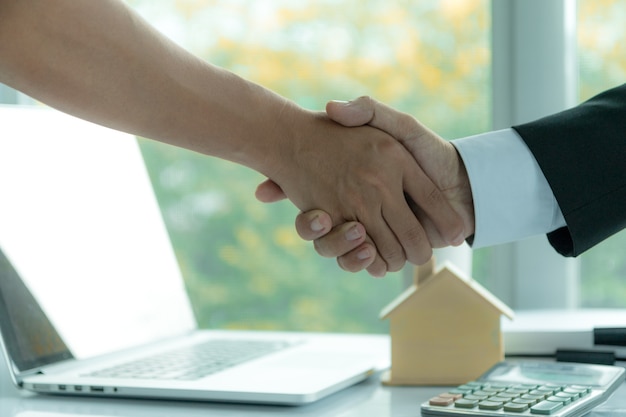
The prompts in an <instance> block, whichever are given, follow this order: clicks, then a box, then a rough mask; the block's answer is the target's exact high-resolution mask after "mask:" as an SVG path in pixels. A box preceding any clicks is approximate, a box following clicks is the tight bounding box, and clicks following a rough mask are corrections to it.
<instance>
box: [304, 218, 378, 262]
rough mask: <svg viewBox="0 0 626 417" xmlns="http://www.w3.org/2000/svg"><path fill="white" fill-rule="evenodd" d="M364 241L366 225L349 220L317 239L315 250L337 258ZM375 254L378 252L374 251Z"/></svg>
mask: <svg viewBox="0 0 626 417" xmlns="http://www.w3.org/2000/svg"><path fill="white" fill-rule="evenodd" d="M363 242H365V227H363V225H362V224H360V223H357V222H347V223H344V224H341V225H339V226H336V227H335V228H333V230H331V231H330V232H329V233H327V234H326V235H324V236H322V237H320V238H319V239H316V240H315V241H314V244H315V250H316V251H317V253H318V254H320V255H321V256H324V257H327V258H336V257H338V256H342V255H344V254H346V253H348V252H350V251H352V250H353V249H355V248H357V247H358V246H359V245H361V244H362V243H363ZM373 254H376V252H375V251H374V252H373ZM362 255H364V254H362ZM372 260H373V256H372Z"/></svg>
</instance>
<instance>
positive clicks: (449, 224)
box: [327, 97, 466, 246]
mask: <svg viewBox="0 0 626 417" xmlns="http://www.w3.org/2000/svg"><path fill="white" fill-rule="evenodd" d="M327 112H329V113H328V114H329V116H330V117H331V118H333V119H336V121H338V122H339V123H342V124H343V123H352V122H357V121H358V122H361V121H365V120H367V122H366V123H368V124H369V125H370V126H372V127H375V128H377V129H380V130H382V131H384V132H386V133H388V134H389V135H391V136H393V137H394V138H395V139H396V140H398V141H399V142H401V143H402V144H403V145H404V147H405V148H406V149H407V150H409V152H410V153H411V154H412V156H413V158H414V159H415V160H416V161H417V163H418V164H419V166H420V170H421V172H422V173H429V174H430V175H433V173H435V175H438V174H437V173H440V172H442V173H444V174H445V172H446V170H447V169H450V170H452V169H453V167H452V166H449V161H451V160H452V161H454V159H453V158H452V159H448V157H449V153H448V152H449V150H448V149H447V147H448V145H449V144H448V143H446V142H445V141H444V140H443V139H441V138H440V137H439V136H437V135H436V134H435V133H433V132H432V131H431V130H430V129H428V128H426V127H425V126H423V125H422V124H421V123H419V122H418V121H417V120H416V119H415V118H414V117H412V116H411V115H408V114H406V113H402V112H399V111H397V110H395V109H393V108H391V107H389V106H387V105H385V104H383V103H381V102H379V101H377V100H375V99H372V98H370V97H359V98H358V99H356V100H353V101H351V102H347V103H343V104H342V103H340V102H331V103H328V105H327ZM350 126H353V125H350ZM438 176H441V175H438ZM420 178H425V177H424V175H420ZM429 178H430V177H429ZM426 184H428V185H427V186H426ZM431 184H432V185H431ZM423 186H426V188H425V189H423V190H421V191H420V190H419V189H418V188H417V187H423ZM405 187H407V188H409V189H410V190H411V191H410V192H409V195H410V196H411V197H412V198H413V199H414V201H415V203H416V204H417V205H418V206H419V207H420V208H421V209H422V210H423V212H424V213H426V215H427V218H428V219H430V221H431V222H432V224H434V226H435V229H436V230H437V232H438V233H437V236H436V237H438V238H441V239H442V240H443V241H444V242H445V245H438V246H447V245H450V244H452V245H455V246H457V245H459V244H461V243H462V242H463V241H464V239H465V235H466V233H465V231H464V225H463V219H462V218H461V216H460V215H459V214H458V213H457V212H456V211H455V210H454V209H453V208H452V206H451V205H450V203H449V202H448V201H447V199H445V197H444V195H443V193H442V192H441V190H442V187H445V184H435V183H434V181H432V180H429V181H428V183H426V182H423V181H421V180H418V179H417V178H413V177H409V178H408V180H407V182H406V184H405ZM433 187H434V188H437V190H435V189H434V188H433ZM416 195H419V197H417V198H415V196H416ZM408 232H412V231H408ZM428 236H429V237H431V239H432V240H434V238H435V237H433V236H432V235H431V234H430V233H429V234H428ZM431 243H435V242H431Z"/></svg>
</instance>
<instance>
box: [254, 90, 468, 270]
mask: <svg viewBox="0 0 626 417" xmlns="http://www.w3.org/2000/svg"><path fill="white" fill-rule="evenodd" d="M314 118H315V119H317V122H316V123H318V124H319V123H321V124H322V125H323V124H324V123H326V125H327V126H328V125H329V124H330V125H336V126H337V127H339V125H341V126H343V127H345V128H350V129H351V130H354V129H357V128H358V129H364V128H363V127H368V128H369V129H368V130H360V131H358V136H359V137H358V138H355V139H353V142H352V143H350V144H349V145H350V147H349V148H347V147H346V146H344V147H343V148H341V147H339V148H336V147H337V146H340V145H341V144H343V143H344V142H345V141H343V142H342V141H339V140H337V141H333V139H332V138H333V137H334V135H335V133H334V132H328V131H327V130H328V129H326V128H323V129H319V128H318V129H317V132H315V135H316V136H318V137H319V135H320V134H321V135H324V139H325V140H326V141H325V142H324V145H326V146H327V148H326V149H314V144H311V143H305V144H303V145H298V146H295V148H296V149H297V150H298V151H297V155H294V159H295V160H298V161H301V162H302V163H295V164H293V168H292V171H290V170H289V167H291V166H292V164H287V165H288V166H289V167H288V168H286V169H283V170H282V171H283V172H281V175H277V176H276V177H274V176H272V175H270V179H268V180H267V181H265V182H263V183H261V184H260V185H259V187H258V188H257V192H256V197H257V199H258V200H260V201H262V202H266V203H270V202H275V201H279V200H282V199H284V198H290V199H291V200H292V201H293V202H294V203H295V204H296V205H297V206H298V207H299V208H300V209H301V210H302V212H301V213H300V214H299V215H298V217H297V218H296V229H297V232H298V234H299V235H300V237H302V238H303V239H305V240H313V241H314V244H315V249H316V251H317V252H318V253H319V254H320V255H322V256H325V257H337V262H338V264H339V266H340V267H341V268H342V269H344V270H347V271H351V272H357V271H360V270H363V269H366V270H367V271H368V272H369V273H370V274H371V275H372V276H375V277H382V276H384V275H385V273H386V272H387V271H397V270H399V269H400V268H402V266H403V265H404V264H405V262H406V261H409V262H411V263H413V264H417V265H421V264H423V263H425V262H426V261H428V260H429V259H430V257H431V256H432V249H433V248H438V247H445V246H449V245H453V246H458V245H461V244H462V243H463V242H464V241H465V239H466V238H467V237H469V236H471V235H473V234H474V206H473V199H472V191H471V188H470V183H469V178H468V174H467V172H466V170H465V166H464V164H463V161H462V159H461V157H460V156H459V154H458V153H457V151H456V149H455V148H454V146H453V145H452V144H451V143H449V142H447V141H445V140H443V139H442V138H441V137H439V136H438V135H436V134H435V133H434V132H432V131H431V130H429V129H427V128H426V127H425V126H423V125H421V124H420V123H419V122H418V121H417V120H416V119H415V118H413V117H412V116H410V115H408V114H404V113H401V112H398V111H396V110H394V109H392V108H390V107H388V106H386V105H384V104H382V103H380V102H377V101H375V100H373V99H371V98H369V97H361V98H358V99H356V100H354V101H351V102H337V101H333V102H329V103H328V104H327V106H326V115H323V114H315V115H314ZM320 119H322V120H320ZM328 119H330V120H328ZM345 128H342V129H344V130H345ZM320 130H321V131H320ZM372 137H375V139H372ZM300 139H301V137H297V138H296V139H295V140H296V141H297V140H300ZM306 140H310V141H314V140H316V138H308V139H306V138H304V139H303V142H304V141H306ZM335 148H336V149H335ZM320 154H322V155H323V156H322V157H320V156H319V155H320ZM346 161H348V162H346ZM309 170H310V174H307V175H304V177H305V178H307V180H306V182H305V183H301V184H300V187H301V188H300V189H299V190H297V191H299V192H300V193H298V192H296V191H293V192H292V190H293V189H294V187H293V185H292V183H293V181H284V182H281V181H280V180H279V179H278V178H280V177H281V176H282V177H287V176H289V175H291V174H293V176H292V177H291V178H293V177H302V176H303V175H302V174H303V171H309ZM284 171H287V173H286V172H284ZM293 171H298V172H293ZM291 178H290V179H291ZM320 183H321V184H323V186H322V187H321V189H322V190H323V192H321V193H320V192H317V193H316V191H315V190H319V189H320V185H319V184H320ZM324 186H325V188H324ZM290 187H291V189H290ZM302 189H304V190H305V191H306V190H311V194H315V195H312V197H314V198H317V200H311V201H309V200H307V199H302V198H301V197H300V195H301V192H302ZM318 196H320V197H318ZM333 198H334V199H335V201H332V199H333ZM327 201H332V202H331V203H326V202H327ZM318 202H319V203H318ZM316 204H318V205H316Z"/></svg>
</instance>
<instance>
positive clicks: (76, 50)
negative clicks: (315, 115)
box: [0, 0, 301, 175]
mask: <svg viewBox="0 0 626 417" xmlns="http://www.w3.org/2000/svg"><path fill="white" fill-rule="evenodd" d="M0 81H2V82H5V83H6V84H9V85H11V86H14V87H15V88H17V89H19V90H21V91H23V92H25V93H26V94H29V95H31V96H33V97H35V98H37V99H38V100H41V101H42V102H45V103H46V104H49V105H51V106H53V107H56V108H58V109H60V110H62V111H65V112H68V113H71V114H74V115H76V116H78V117H81V118H85V119H87V120H91V121H93V122H96V123H99V124H102V125H105V126H109V127H111V128H114V129H118V130H123V131H126V132H130V133H133V134H136V135H139V136H143V137H148V138H152V139H156V140H159V141H162V142H166V143H170V144H173V145H177V146H181V147H185V148H188V149H191V150H194V151H197V152H201V153H204V154H208V155H213V156H217V157H220V158H224V159H228V160H231V161H234V162H238V163H242V164H244V165H246V166H249V167H251V168H254V169H256V170H258V171H261V172H263V173H265V174H267V175H271V172H268V171H270V167H272V166H273V165H274V164H273V162H275V161H272V158H273V152H275V150H276V149H279V148H280V147H279V146H276V143H275V141H279V140H281V139H282V138H283V137H284V136H286V135H287V134H288V132H289V126H287V125H286V126H281V125H280V124H281V123H286V122H287V121H290V120H293V117H294V116H293V114H292V115H290V117H280V116H281V113H282V112H285V111H287V112H290V113H293V112H301V110H299V109H297V107H296V106H294V105H293V104H292V103H290V102H288V101H287V100H285V99H284V98H282V97H280V96H278V95H276V94H274V93H272V92H270V91H268V90H266V89H264V88H262V87H260V86H258V85H255V84H253V83H250V82H248V81H246V80H243V79H242V78H240V77H238V76H236V75H234V74H232V73H229V72H227V71H224V70H222V69H220V68H217V67H215V66H212V65H210V64H208V63H206V62H204V61H202V60H200V59H198V58H196V57H195V56H193V55H192V54H190V53H187V52H186V51H185V50H183V49H182V48H180V47H178V46H177V45H175V44H174V43H173V42H171V41H169V40H168V39H167V38H165V37H164V36H162V35H160V34H159V33H158V32H156V31H155V30H154V29H152V28H151V27H150V26H149V25H148V24H146V23H145V22H144V21H143V20H142V19H141V18H140V17H139V16H138V15H137V14H136V13H134V12H133V11H132V10H130V9H128V8H127V7H126V6H125V5H124V4H123V3H120V2H117V1H111V0H98V1H87V0H47V1H26V0H19V1H15V0H2V1H0ZM276 132H282V133H283V135H276Z"/></svg>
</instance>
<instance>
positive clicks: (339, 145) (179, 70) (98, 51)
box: [0, 0, 462, 270]
mask: <svg viewBox="0 0 626 417" xmlns="http://www.w3.org/2000/svg"><path fill="white" fill-rule="evenodd" d="M0 82H4V83H6V84H8V85H11V86H13V87H14V88H17V89H19V90H21V91H23V92H25V93H26V94H29V95H31V96H32V97H35V98H37V99H39V100H41V101H43V102H44V103H47V104H49V105H51V106H53V107H56V108H58V109H60V110H62V111H65V112H68V113H71V114H74V115H76V116H78V117H82V118H84V119H87V120H91V121H93V122H96V123H99V124H102V125H105V126H109V127H112V128H114V129H118V130H122V131H126V132H129V133H133V134H136V135H139V136H143V137H148V138H151V139H155V140H158V141H161V142H165V143H169V144H172V145H176V146H180V147H184V148H187V149H190V150H193V151H197V152H200V153H203V154H206V155H212V156H215V157H219V158H223V159H227V160H230V161H233V162H236V163H240V164H243V165H245V166H248V167H250V168H252V169H255V170H257V171H259V172H261V173H263V174H264V175H266V176H268V177H269V178H272V180H274V181H275V182H276V184H278V185H279V186H280V187H281V189H282V190H283V191H284V192H285V194H286V196H287V197H288V198H289V199H291V200H292V202H294V204H295V205H296V206H298V208H300V209H301V210H310V209H313V208H321V209H323V210H325V211H326V212H328V213H329V214H330V215H331V218H332V221H333V224H339V223H342V222H344V221H349V220H358V221H360V222H362V223H363V225H365V226H366V227H367V230H368V234H369V236H371V237H372V239H373V240H374V242H375V243H376V247H377V248H378V251H379V253H380V254H381V255H382V258H383V259H384V262H385V264H386V269H388V270H396V269H398V268H399V267H401V266H402V264H403V263H404V261H405V259H409V260H410V261H412V262H415V263H420V262H424V261H425V260H426V259H427V258H428V257H429V255H430V252H431V248H430V243H429V241H428V239H427V237H426V235H425V232H424V229H423V227H422V225H421V224H420V223H419V222H418V221H417V219H416V218H415V217H414V215H413V213H412V212H411V209H410V208H409V206H408V204H407V203H406V201H405V199H404V192H406V193H407V194H408V195H410V196H411V198H412V199H413V200H415V201H417V202H418V203H420V205H421V207H422V208H423V209H424V210H425V211H426V212H427V213H429V214H431V215H433V216H434V219H435V223H436V225H437V227H438V228H439V229H440V232H441V233H442V234H443V235H444V236H445V237H446V238H448V239H450V240H451V239H453V238H454V237H456V236H457V235H458V234H459V233H460V231H461V229H462V224H461V220H460V218H458V216H457V215H456V213H455V212H454V210H453V209H452V208H451V206H450V205H449V204H448V203H447V201H446V200H445V199H444V198H443V196H442V195H441V193H440V192H439V190H438V189H437V187H436V186H435V185H434V184H433V183H432V182H431V181H430V180H428V178H427V177H426V176H425V174H424V173H423V171H422V170H421V169H420V168H419V167H418V166H417V165H416V164H415V163H414V161H413V159H412V158H411V156H410V154H409V153H408V152H407V151H406V150H405V149H404V148H403V147H402V146H401V145H399V144H398V143H397V142H396V141H395V140H393V138H391V137H390V136H389V135H387V134H385V133H383V132H381V131H379V130H377V129H373V128H370V127H359V128H352V129H346V128H344V127H341V126H340V125H338V124H336V123H334V122H332V121H330V120H329V119H328V118H327V117H326V116H325V115H323V114H320V113H313V112H310V111H307V110H304V109H302V108H300V107H298V106H297V105H295V104H294V103H293V102H291V101H289V100H286V99H285V98H283V97H280V96H278V95H277V94H274V93H272V92H271V91H269V90H267V89H265V88H263V87H261V86H259V85H256V84H254V83H251V82H248V81H246V80H244V79H242V78H240V77H238V76H237V75H235V74H232V73H230V72H228V71H225V70H223V69H220V68H218V67H215V66H213V65H210V64H208V63H206V62H204V61H202V60H200V59H198V58H197V57H195V56H193V55H192V54H189V53H188V52H186V51H185V50H184V49H182V48H180V47H178V46H177V45H175V44H174V43H173V42H171V41H169V40H168V39H166V38H165V37H163V36H162V35H160V34H159V33H158V32H157V31H156V30H154V29H153V28H152V27H151V26H150V25H148V24H147V23H146V22H145V21H144V20H143V19H141V18H140V17H139V16H138V15H137V14H136V13H134V12H133V11H132V10H131V9H129V8H128V7H127V6H125V5H124V3H122V2H120V1H117V0H98V1H93V0H46V1H35V0H0ZM409 178H410V179H415V178H422V179H423V180H422V181H419V183H418V182H415V181H408V179H409ZM417 184H419V186H418V185H417Z"/></svg>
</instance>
